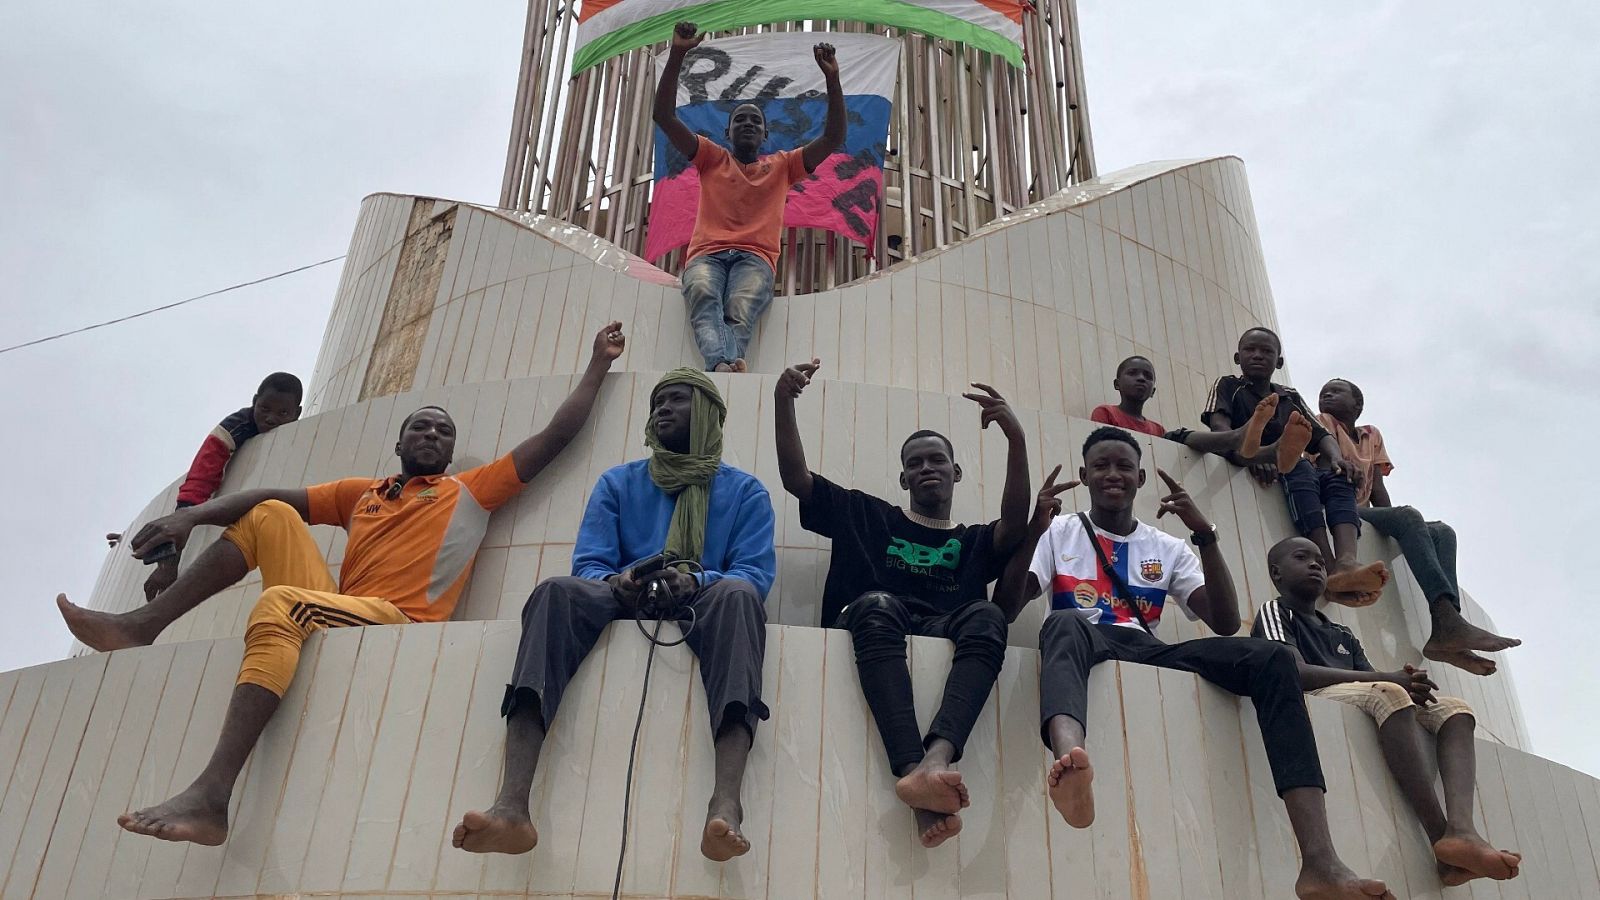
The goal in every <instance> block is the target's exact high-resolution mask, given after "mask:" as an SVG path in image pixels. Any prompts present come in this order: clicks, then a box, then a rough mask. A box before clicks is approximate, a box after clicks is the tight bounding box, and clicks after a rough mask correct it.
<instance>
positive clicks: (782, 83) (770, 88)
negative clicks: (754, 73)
mask: <svg viewBox="0 0 1600 900" xmlns="http://www.w3.org/2000/svg"><path fill="white" fill-rule="evenodd" d="M793 83H794V79H793V78H790V77H788V76H787V75H779V76H778V77H777V78H774V79H772V80H771V81H768V82H767V83H766V85H765V86H764V87H762V88H761V91H760V92H759V93H757V94H756V99H757V100H772V99H774V98H776V97H777V96H778V95H779V94H781V93H782V92H783V89H784V88H786V87H788V86H789V85H791V84H793Z"/></svg>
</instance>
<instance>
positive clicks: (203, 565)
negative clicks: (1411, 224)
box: [56, 500, 338, 650]
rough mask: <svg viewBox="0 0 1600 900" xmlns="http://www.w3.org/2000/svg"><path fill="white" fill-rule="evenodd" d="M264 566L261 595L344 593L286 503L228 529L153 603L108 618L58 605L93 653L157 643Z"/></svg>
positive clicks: (267, 506)
mask: <svg viewBox="0 0 1600 900" xmlns="http://www.w3.org/2000/svg"><path fill="white" fill-rule="evenodd" d="M258 567H259V568H260V569H261V587H262V589H263V591H265V589H266V588H270V587H273V586H276V585H288V586H293V587H303V588H307V589H310V590H314V591H324V592H327V593H334V592H336V591H337V590H338V586H337V585H336V584H335V583H334V581H333V576H332V575H330V574H328V565H327V563H326V562H324V561H323V559H322V553H321V551H319V550H318V549H317V544H316V541H315V540H314V539H312V537H311V531H310V529H309V528H307V527H306V524H305V522H304V521H302V520H301V518H300V514H299V513H297V512H295V510H294V507H292V506H290V505H289V504H287V503H283V502H281V501H278V500H267V501H265V502H262V503H258V504H256V506H255V507H254V508H252V509H251V510H250V511H249V512H247V513H245V514H244V517H243V518H241V519H240V520H239V521H238V522H235V523H234V524H233V525H232V526H230V527H229V528H228V530H226V531H224V532H223V533H222V537H221V538H219V539H218V540H216V541H215V542H213V543H212V544H211V545H210V546H209V547H207V548H206V549H205V550H204V551H202V552H201V554H200V556H199V557H198V558H196V559H195V561H194V562H193V563H192V564H191V565H190V566H189V567H188V568H186V569H184V570H183V572H182V573H181V574H179V575H178V579H177V580H176V581H174V582H173V583H172V586H171V587H169V588H167V589H166V590H165V591H162V592H161V593H160V594H158V595H157V596H156V598H155V599H154V600H152V601H150V602H149V603H146V604H145V605H143V606H140V607H135V608H134V609H132V610H129V611H128V612H125V613H104V612H98V611H95V610H90V609H84V608H83V607H80V606H77V605H75V604H73V603H71V602H69V601H68V600H67V598H66V596H65V595H62V596H59V597H57V598H56V606H58V607H59V608H60V609H61V615H62V617H63V618H64V619H66V621H67V627H68V628H69V629H71V631H72V635H73V637H76V638H77V639H78V640H80V641H82V642H83V643H84V644H85V645H86V646H88V647H90V648H91V649H94V650H121V649H123V648H125V647H142V646H145V645H147V644H151V643H154V642H155V639H156V638H157V637H158V636H159V635H160V634H161V632H162V631H163V630H165V629H166V627H167V626H168V625H171V624H172V623H173V622H175V621H177V620H178V618H179V617H181V616H182V615H183V614H184V613H187V612H188V611H189V610H191V609H194V608H195V607H197V606H199V605H200V604H201V603H203V602H205V601H206V600H208V599H210V598H211V597H212V596H214V595H216V594H217V593H219V592H220V591H223V590H225V589H227V588H229V587H231V586H233V585H234V584H237V583H238V582H239V579H241V578H243V577H244V576H245V575H246V574H248V573H249V572H250V570H251V569H254V568H258Z"/></svg>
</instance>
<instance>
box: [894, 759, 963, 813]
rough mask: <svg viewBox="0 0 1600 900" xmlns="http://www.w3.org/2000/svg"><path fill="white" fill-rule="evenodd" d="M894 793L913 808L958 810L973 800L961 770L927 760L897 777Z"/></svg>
mask: <svg viewBox="0 0 1600 900" xmlns="http://www.w3.org/2000/svg"><path fill="white" fill-rule="evenodd" d="M894 794H895V796H896V797H899V798H900V802H901V803H904V804H905V805H907V806H909V807H911V808H912V809H926V810H929V811H930V812H936V813H946V814H949V813H958V812H960V811H961V810H963V809H965V808H966V807H967V806H968V805H970V804H971V801H970V800H968V799H967V786H966V785H965V784H962V783H961V773H960V772H957V771H956V770H955V769H948V768H945V767H943V766H938V765H931V764H929V763H926V762H925V763H922V764H921V765H918V766H917V767H916V768H915V769H912V770H911V771H910V772H908V773H906V776H905V777H904V778H901V779H900V780H899V781H896V782H895V783H894Z"/></svg>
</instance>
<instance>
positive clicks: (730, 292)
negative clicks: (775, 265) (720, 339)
mask: <svg viewBox="0 0 1600 900" xmlns="http://www.w3.org/2000/svg"><path fill="white" fill-rule="evenodd" d="M726 252H727V253H728V255H730V256H733V255H734V254H737V256H735V257H734V259H733V260H732V261H731V262H730V263H729V265H728V281H727V290H726V296H727V299H726V300H725V301H724V303H723V316H724V319H725V320H726V322H727V325H728V333H729V334H730V335H731V336H732V338H733V343H732V344H731V345H730V348H729V349H728V351H727V352H729V353H731V354H733V362H732V366H733V371H735V372H743V371H744V370H745V361H744V354H745V350H746V348H748V347H749V346H750V336H751V334H752V332H754V330H755V327H756V323H757V322H759V321H761V317H762V316H763V315H765V314H766V312H767V307H769V306H771V305H772V279H773V271H772V267H771V266H769V265H767V261H766V260H764V259H762V258H761V257H759V256H757V255H756V254H754V253H750V252H749V251H746V250H734V251H726Z"/></svg>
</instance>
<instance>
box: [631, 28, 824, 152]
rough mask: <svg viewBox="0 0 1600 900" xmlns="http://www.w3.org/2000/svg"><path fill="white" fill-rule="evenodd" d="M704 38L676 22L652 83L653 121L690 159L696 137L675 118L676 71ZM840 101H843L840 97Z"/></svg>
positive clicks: (694, 29) (697, 146)
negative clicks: (661, 66) (658, 75)
mask: <svg viewBox="0 0 1600 900" xmlns="http://www.w3.org/2000/svg"><path fill="white" fill-rule="evenodd" d="M705 39H706V36H705V35H703V34H696V28H695V27H694V23H693V22H679V23H678V24H677V25H676V26H675V27H674V28H673V31H672V46H671V47H670V48H668V50H667V64H666V67H665V68H664V69H663V70H662V72H661V83H660V84H658V85H656V106H655V120H656V124H657V125H659V126H661V130H662V131H663V132H664V133H665V134H666V135H667V140H669V141H671V142H672V146H674V147H676V148H677V149H678V152H679V153H682V154H683V155H684V156H687V157H689V159H690V161H693V160H694V154H695V151H696V150H698V149H699V146H700V139H699V138H697V137H695V133H694V132H692V131H690V130H689V126H687V125H685V124H683V120H682V119H679V118H678V73H679V72H680V71H681V70H682V69H683V58H684V56H686V55H687V54H688V53H689V51H690V50H693V49H694V48H696V47H698V46H700V42H701V41H703V40H705ZM840 102H841V103H842V102H843V98H842V97H841V99H840Z"/></svg>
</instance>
